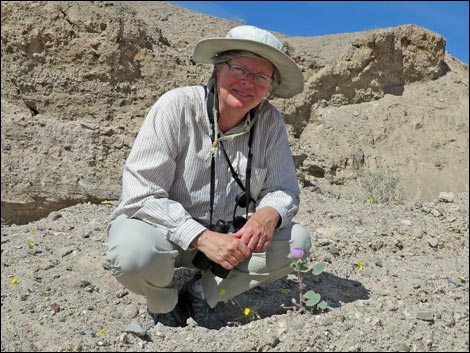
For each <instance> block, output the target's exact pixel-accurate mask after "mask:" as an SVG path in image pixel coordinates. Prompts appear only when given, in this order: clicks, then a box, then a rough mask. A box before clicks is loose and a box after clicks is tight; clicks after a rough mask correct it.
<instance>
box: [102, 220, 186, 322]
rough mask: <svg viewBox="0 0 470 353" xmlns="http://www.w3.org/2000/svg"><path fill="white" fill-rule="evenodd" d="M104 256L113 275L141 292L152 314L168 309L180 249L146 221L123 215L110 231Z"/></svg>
mask: <svg viewBox="0 0 470 353" xmlns="http://www.w3.org/2000/svg"><path fill="white" fill-rule="evenodd" d="M106 259H107V260H108V261H109V263H110V265H111V269H112V271H113V275H114V276H115V277H116V279H117V280H118V281H119V282H120V283H121V284H122V285H123V286H124V287H126V288H128V289H129V290H131V291H132V292H134V293H136V294H139V295H144V296H145V297H146V298H147V306H148V308H149V310H150V311H151V312H153V313H166V312H169V311H171V310H172V309H173V308H174V307H175V305H176V303H177V301H178V289H177V288H176V287H175V286H174V285H173V275H174V272H175V267H176V266H178V264H179V263H181V261H182V260H183V250H182V249H181V248H180V247H178V246H177V245H175V244H173V243H171V242H169V241H168V240H166V238H165V236H164V235H163V233H162V232H160V231H159V230H158V229H157V228H155V227H153V226H151V225H150V224H148V223H145V222H143V221H140V220H137V219H129V218H126V217H122V218H119V219H117V220H116V221H114V222H113V223H112V225H111V227H110V230H109V236H108V250H107V253H106Z"/></svg>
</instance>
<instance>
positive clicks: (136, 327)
mask: <svg viewBox="0 0 470 353" xmlns="http://www.w3.org/2000/svg"><path fill="white" fill-rule="evenodd" d="M123 331H124V332H127V333H132V334H133V335H136V336H138V337H144V336H145V335H146V334H147V330H146V329H144V328H143V327H142V326H141V325H140V324H139V323H138V322H137V321H136V320H133V321H132V322H131V323H130V324H129V326H127V327H126V328H125V329H124V330H123Z"/></svg>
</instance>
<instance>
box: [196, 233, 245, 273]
mask: <svg viewBox="0 0 470 353" xmlns="http://www.w3.org/2000/svg"><path fill="white" fill-rule="evenodd" d="M192 245H193V246H194V247H195V248H196V249H198V250H200V251H202V252H203V253H204V254H205V255H206V256H207V257H208V258H209V259H211V260H212V261H214V262H216V263H218V264H219V265H221V266H222V267H223V268H225V269H227V270H231V269H232V268H234V267H235V266H237V265H238V264H239V263H240V262H242V261H244V260H245V259H246V258H247V257H248V256H250V254H251V251H250V249H249V248H248V246H247V245H246V244H245V243H243V241H241V240H240V239H238V238H237V237H234V236H233V235H232V234H223V233H217V232H214V231H211V230H205V231H204V232H202V233H201V234H200V235H199V236H198V237H197V238H196V239H195V240H194V241H193V242H192Z"/></svg>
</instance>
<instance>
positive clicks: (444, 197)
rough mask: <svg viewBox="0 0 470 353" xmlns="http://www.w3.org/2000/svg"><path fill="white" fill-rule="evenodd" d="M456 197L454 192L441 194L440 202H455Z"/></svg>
mask: <svg viewBox="0 0 470 353" xmlns="http://www.w3.org/2000/svg"><path fill="white" fill-rule="evenodd" d="M454 199H455V195H454V193H453V192H441V193H440V194H439V201H440V202H454Z"/></svg>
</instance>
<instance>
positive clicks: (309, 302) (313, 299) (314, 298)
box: [305, 293, 321, 306]
mask: <svg viewBox="0 0 470 353" xmlns="http://www.w3.org/2000/svg"><path fill="white" fill-rule="evenodd" d="M320 300H321V296H320V294H316V293H315V295H314V296H312V297H311V298H309V299H308V300H307V301H305V305H307V306H315V305H317V304H318V303H319V302H320Z"/></svg>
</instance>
